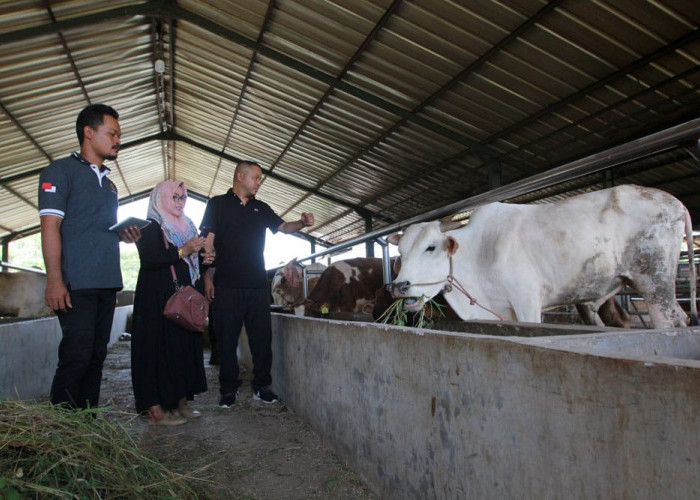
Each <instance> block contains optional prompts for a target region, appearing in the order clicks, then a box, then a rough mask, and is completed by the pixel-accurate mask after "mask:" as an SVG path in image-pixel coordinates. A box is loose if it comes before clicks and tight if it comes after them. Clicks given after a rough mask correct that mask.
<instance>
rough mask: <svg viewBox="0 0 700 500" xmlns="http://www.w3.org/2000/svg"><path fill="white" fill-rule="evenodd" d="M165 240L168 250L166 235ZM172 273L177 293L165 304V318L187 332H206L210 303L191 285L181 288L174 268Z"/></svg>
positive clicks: (171, 270)
mask: <svg viewBox="0 0 700 500" xmlns="http://www.w3.org/2000/svg"><path fill="white" fill-rule="evenodd" d="M163 240H164V241H165V247H166V248H167V247H168V241H167V240H166V239H165V233H163ZM170 272H171V273H172V275H173V283H175V293H174V294H173V295H172V296H171V297H170V298H169V299H168V301H167V302H166V303H165V308H164V309H163V316H165V317H166V318H167V319H169V320H170V321H172V322H173V323H175V324H176V325H178V326H181V327H182V328H184V329H186V330H190V331H192V332H199V333H202V332H204V324H205V323H206V321H207V317H208V315H209V301H208V300H207V299H206V297H205V296H204V295H202V294H201V293H199V292H198V291H197V290H196V289H195V288H194V287H192V286H191V285H185V286H179V285H178V283H177V276H176V275H175V267H174V266H170Z"/></svg>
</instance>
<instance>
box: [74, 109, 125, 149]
mask: <svg viewBox="0 0 700 500" xmlns="http://www.w3.org/2000/svg"><path fill="white" fill-rule="evenodd" d="M104 115H109V116H111V117H113V118H114V119H115V120H118V119H119V113H117V111H116V110H115V109H114V108H113V107H111V106H107V105H105V104H90V105H89V106H87V107H85V108H84V109H83V110H82V111H81V112H80V114H78V119H77V120H76V122H75V131H76V132H77V134H78V144H80V145H81V146H82V145H83V139H84V138H85V126H86V125H87V126H89V127H90V128H92V129H94V130H97V127H99V126H100V125H102V124H103V123H104Z"/></svg>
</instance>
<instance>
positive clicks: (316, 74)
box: [168, 6, 478, 147]
mask: <svg viewBox="0 0 700 500" xmlns="http://www.w3.org/2000/svg"><path fill="white" fill-rule="evenodd" d="M168 11H169V12H170V14H171V15H172V16H174V17H176V18H178V19H182V20H184V21H187V22H190V23H192V24H195V25H197V26H199V27H200V28H202V29H205V30H207V31H209V32H211V33H215V34H217V35H219V36H221V37H223V38H225V39H227V40H230V41H232V42H234V43H238V44H240V45H243V46H244V47H248V48H250V49H252V50H256V51H258V52H259V53H260V54H262V55H264V56H266V57H269V58H270V59H273V60H275V61H277V62H279V63H280V64H283V65H284V66H287V67H288V68H291V69H293V70H295V71H298V72H299V73H301V74H303V75H306V76H309V77H311V78H314V79H316V80H318V81H320V82H323V83H325V84H327V85H329V86H331V87H334V88H335V89H337V90H340V91H342V92H345V93H347V94H350V95H352V96H354V97H357V98H358V99H360V100H363V101H365V102H367V103H369V104H371V105H373V106H376V107H377V108H380V109H383V110H384V111H387V112H389V113H392V114H394V115H396V116H399V117H401V118H405V119H406V120H408V121H410V122H413V123H415V124H417V125H420V126H421V127H423V128H425V129H427V130H430V131H431V132H434V133H436V134H439V135H442V136H443V137H446V138H448V139H450V140H452V141H454V142H456V143H459V144H462V145H465V146H468V147H476V145H477V144H478V143H475V142H474V141H473V140H472V139H470V138H469V137H467V136H465V135H463V134H460V133H459V132H456V131H454V130H452V129H450V128H448V127H444V126H442V125H440V124H438V123H436V122H433V121H432V120H429V119H427V118H423V117H421V116H418V115H417V114H416V113H414V112H412V111H409V110H406V109H404V108H402V107H400V106H397V105H396V104H392V103H391V102H389V101H387V100H385V99H382V98H381V97H378V96H376V95H374V94H372V93H370V92H367V91H366V90H362V89H361V88H359V87H356V86H355V85H352V84H350V83H347V82H344V81H342V80H340V79H339V78H337V77H335V76H332V75H329V74H327V73H324V72H323V71H320V70H318V69H316V68H314V67H312V66H309V65H308V64H305V63H303V62H301V61H297V60H296V59H294V58H292V57H289V56H287V55H285V54H282V53H281V52H278V51H277V50H274V49H271V48H269V47H267V46H265V45H263V44H262V43H257V42H255V41H253V40H251V39H250V38H247V37H245V36H243V35H241V34H240V33H237V32H235V31H233V30H231V29H229V28H226V27H224V26H221V25H220V24H217V23H216V22H214V21H211V20H209V19H207V18H205V17H202V16H200V15H198V14H195V13H193V12H190V11H188V10H187V9H184V8H182V7H180V6H172V7H170V8H169V9H168Z"/></svg>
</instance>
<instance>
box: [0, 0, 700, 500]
mask: <svg viewBox="0 0 700 500" xmlns="http://www.w3.org/2000/svg"><path fill="white" fill-rule="evenodd" d="M698 61H700V8H698V5H697V1H695V0H655V1H642V0H601V1H596V2H593V1H581V0H552V1H545V0H515V1H509V2H502V1H496V0H463V1H458V2H454V1H446V0H445V1H443V0H267V1H265V0H245V1H243V0H112V1H109V2H107V1H94V0H15V1H11V2H0V138H1V140H0V207H1V208H2V210H0V242H1V243H2V245H3V256H2V257H3V259H2V260H7V253H8V245H9V242H11V241H13V240H16V239H18V238H22V237H24V236H27V235H30V234H33V233H36V232H37V231H38V230H39V219H38V215H37V211H38V205H37V198H38V178H39V173H40V172H41V170H42V169H43V168H44V167H45V166H46V165H48V163H49V162H51V161H53V160H56V159H59V158H62V157H65V156H67V155H68V154H69V153H70V152H71V151H73V150H76V149H78V145H77V141H76V138H75V130H74V128H75V118H76V116H77V113H78V112H79V110H80V109H82V108H83V107H84V106H86V105H88V104H94V103H104V104H109V105H111V106H113V107H114V108H116V110H117V111H118V112H119V113H120V124H121V128H122V147H121V151H120V154H119V157H118V159H117V160H115V161H113V162H110V163H109V165H108V166H109V167H110V168H111V171H112V172H111V174H110V178H111V180H112V181H113V182H114V184H115V185H116V187H117V189H118V193H119V201H120V203H128V202H130V201H134V200H138V199H141V198H145V197H147V196H148V194H149V193H150V191H151V189H152V188H153V186H154V185H155V184H156V183H158V182H160V181H163V180H166V179H176V180H181V181H184V182H185V183H186V184H187V187H188V190H189V194H190V196H192V197H194V198H197V199H200V200H203V201H206V200H208V199H209V198H211V197H212V196H216V195H219V194H223V193H224V192H226V190H227V189H228V188H229V187H230V186H231V182H232V177H233V171H234V169H235V167H236V165H237V164H238V163H239V162H240V161H241V160H247V159H252V160H255V161H258V162H259V163H260V164H261V166H262V169H263V174H264V180H263V184H262V187H261V189H260V191H259V193H258V196H259V198H260V199H262V200H263V201H266V202H267V203H269V204H270V205H271V206H272V208H273V209H274V210H275V211H276V212H277V213H278V214H279V215H281V216H282V217H283V218H284V219H286V220H294V219H298V218H299V217H300V214H301V213H302V212H313V213H314V214H315V219H316V223H315V225H314V226H312V227H310V228H306V229H304V232H303V233H302V234H300V236H301V237H303V238H305V239H307V240H309V241H310V242H312V243H313V245H314V246H313V247H312V248H314V249H315V248H316V245H320V246H321V247H329V246H331V245H341V246H342V245H344V244H345V245H347V244H348V243H349V242H352V241H353V240H358V239H362V238H363V235H366V234H371V235H373V236H376V237H379V236H382V235H383V234H386V233H383V232H384V231H387V232H388V230H389V229H392V228H393V227H395V226H400V223H401V222H403V221H412V220H413V221H416V220H417V218H421V217H424V216H425V214H429V215H434V216H435V217H441V218H449V217H453V216H458V217H462V216H463V214H464V212H466V211H468V210H469V209H470V208H471V207H473V206H475V205H477V204H479V203H483V202H486V201H506V202H511V203H543V202H549V201H556V200H561V199H564V198H568V197H570V196H572V195H575V194H580V193H583V192H587V191H596V190H600V189H602V188H605V187H610V186H614V185H619V184H637V185H641V186H648V187H655V188H659V189H662V190H664V191H667V192H669V193H671V194H672V195H674V196H675V197H677V198H678V199H680V200H681V201H682V202H683V203H684V204H685V206H686V207H687V208H688V209H689V211H690V213H691V215H692V216H693V218H694V220H695V223H694V224H695V227H698V224H699V223H700V196H698V194H700V176H699V172H698V167H699V165H700V163H699V162H700V146H699V142H698V140H699V138H700V64H698ZM367 248H368V253H369V252H370V249H371V248H373V247H372V246H371V245H368V247H367ZM312 251H315V250H312ZM299 257H304V256H299ZM120 317H121V316H120ZM120 321H121V319H120ZM273 326H274V332H273V350H274V352H275V359H274V366H273V377H274V378H275V388H276V390H277V391H279V393H280V395H281V396H282V398H284V401H285V402H286V404H288V405H289V407H290V408H292V409H293V411H294V412H296V413H298V414H299V415H301V416H302V417H303V418H304V419H305V420H306V421H308V422H309V423H310V424H311V425H312V426H313V427H314V429H315V430H316V431H318V432H319V433H320V434H321V435H322V436H324V438H325V439H326V440H327V441H328V443H329V444H330V445H331V446H332V447H333V448H334V449H335V451H336V452H337V453H338V455H339V456H341V457H342V458H343V459H344V460H346V461H347V462H348V463H350V464H351V465H352V466H353V468H355V469H356V470H357V471H358V472H360V473H361V474H362V475H363V477H364V478H365V480H366V481H367V482H368V484H370V485H371V486H372V488H373V489H375V490H376V491H377V492H378V493H379V494H381V496H382V497H383V498H499V499H500V498H568V497H576V498H593V497H595V498H697V497H699V496H700V475H698V470H700V463H699V462H700V455H699V452H698V450H700V433H698V428H699V426H698V424H699V420H698V418H699V417H698V415H700V393H699V392H698V391H699V390H700V389H699V388H700V346H699V345H698V341H699V340H698V339H700V329H698V328H679V329H674V330H648V331H643V332H640V331H634V332H631V331H620V330H607V329H603V330H601V329H587V328H579V327H567V326H557V327H548V326H533V325H527V324H507V323H496V322H489V321H485V322H474V323H472V324H464V323H462V324H460V326H458V327H453V328H452V329H451V330H449V331H437V330H420V329H412V328H402V327H393V326H386V325H376V324H370V323H363V322H344V321H333V320H325V319H311V318H297V317H292V316H287V315H281V314H274V315H273ZM122 328H123V326H121V325H120V324H117V323H115V331H119V330H120V329H122ZM533 329H534V330H533ZM122 331H123V330H122ZM504 333H506V334H507V335H506V336H503V334H504ZM59 336H60V332H59V329H58V326H57V323H56V320H55V318H51V319H44V320H36V321H31V322H26V323H21V324H20V323H15V324H7V325H0V344H1V346H2V348H1V349H0V361H2V363H0V372H1V373H0V375H1V376H0V381H2V386H1V387H0V388H2V389H3V391H4V392H3V393H2V396H3V397H13V396H20V397H28V398H33V397H40V396H43V395H45V392H46V391H48V387H49V385H50V383H49V382H48V381H47V380H50V378H51V374H52V373H53V368H54V366H55V359H56V350H57V348H56V346H57V342H58V337H59ZM28 360H29V361H28ZM47 377H48V379H47ZM23 384H24V385H23ZM20 386H22V387H25V388H26V392H23V391H24V388H23V389H22V390H21V391H17V392H10V391H11V389H10V388H15V387H20ZM210 390H211V389H210Z"/></svg>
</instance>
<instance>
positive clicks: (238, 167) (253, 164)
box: [233, 160, 262, 182]
mask: <svg viewBox="0 0 700 500" xmlns="http://www.w3.org/2000/svg"><path fill="white" fill-rule="evenodd" d="M244 166H251V167H258V168H259V169H260V170H262V167H261V166H260V164H259V163H258V162H257V161H253V160H243V161H241V162H239V163H238V165H236V169H235V170H234V171H233V182H236V176H237V175H238V172H240V171H241V169H242V167H244Z"/></svg>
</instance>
